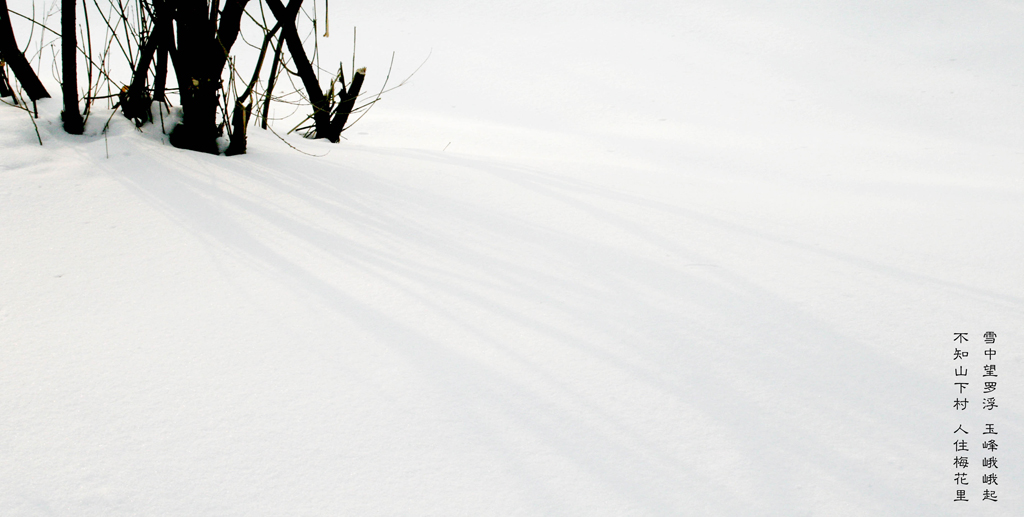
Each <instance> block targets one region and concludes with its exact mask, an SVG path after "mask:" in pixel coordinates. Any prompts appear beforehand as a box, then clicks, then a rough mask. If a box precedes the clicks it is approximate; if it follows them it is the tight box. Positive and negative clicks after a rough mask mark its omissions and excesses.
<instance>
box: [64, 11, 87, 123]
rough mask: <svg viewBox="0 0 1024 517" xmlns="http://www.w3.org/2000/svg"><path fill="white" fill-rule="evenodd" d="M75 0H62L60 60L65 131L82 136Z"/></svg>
mask: <svg viewBox="0 0 1024 517" xmlns="http://www.w3.org/2000/svg"><path fill="white" fill-rule="evenodd" d="M75 29H76V27H75V0H61V4H60V32H61V38H60V58H61V82H62V84H61V85H60V87H61V90H63V93H64V112H63V113H61V119H62V120H63V121H64V131H67V132H68V133H70V134H72V135H80V134H82V131H83V130H84V129H85V128H84V125H85V124H84V122H82V113H81V112H80V111H79V110H78V42H77V41H76V39H77V38H76V36H75V33H76V32H77V31H76V30H75Z"/></svg>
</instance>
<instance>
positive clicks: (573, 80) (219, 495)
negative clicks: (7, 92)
mask: <svg viewBox="0 0 1024 517" xmlns="http://www.w3.org/2000/svg"><path fill="white" fill-rule="evenodd" d="M16 4H18V2H12V5H16ZM365 4H366V5H353V6H332V11H331V13H332V14H331V16H332V35H331V38H329V39H325V40H321V45H322V52H324V54H323V55H324V56H325V57H324V58H323V59H324V60H325V61H326V60H327V59H328V57H330V59H333V60H335V61H337V60H343V61H345V62H346V63H348V59H349V58H350V55H351V38H350V34H348V33H347V30H348V29H347V27H351V26H353V25H356V26H358V28H359V29H358V30H359V39H358V50H359V52H358V54H357V66H368V67H369V75H368V88H369V87H370V85H371V84H373V85H376V86H374V87H376V88H379V87H380V84H381V81H382V74H383V73H384V71H385V70H386V69H387V64H388V60H389V59H390V53H391V51H392V50H394V51H396V53H397V58H396V71H395V72H394V75H395V76H396V77H397V76H403V74H404V75H408V73H409V72H410V71H411V70H412V69H413V68H415V66H416V65H418V63H419V62H420V61H422V60H423V58H425V57H426V55H427V53H428V51H429V52H430V56H431V57H430V59H429V60H428V61H427V63H426V65H424V67H423V68H422V69H421V70H420V71H419V72H418V73H417V74H416V75H415V76H414V77H413V78H412V80H411V81H409V83H408V84H406V85H405V86H403V87H402V88H400V89H398V90H395V91H393V92H391V93H389V94H388V95H386V96H385V97H384V100H383V101H382V102H381V103H380V104H379V105H378V106H376V107H375V108H374V109H373V110H372V111H371V112H370V113H369V115H367V116H366V117H365V118H364V119H363V120H362V121H360V122H359V124H358V125H356V126H355V127H353V128H352V129H351V130H350V131H348V132H346V133H345V134H346V136H347V137H348V140H345V141H343V142H342V143H340V144H329V143H326V142H322V141H310V140H304V139H302V138H298V137H296V136H294V135H291V136H287V137H285V140H286V141H287V142H288V143H289V144H291V145H292V146H294V147H295V148H298V149H299V150H301V151H303V152H305V153H309V154H311V155H318V156H310V155H307V154H302V153H300V152H299V151H297V150H293V149H292V148H291V147H289V146H288V145H286V144H285V143H283V142H282V141H281V140H280V139H278V138H277V137H275V136H274V135H273V134H270V133H269V132H264V131H262V130H259V129H253V130H252V131H251V134H250V140H249V149H250V151H249V153H248V154H246V155H244V156H237V157H223V156H220V157H217V156H208V155H202V154H198V153H192V152H186V151H181V150H178V149H175V148H173V147H171V146H170V145H168V144H167V143H166V137H165V136H164V135H163V134H162V133H161V130H160V127H159V125H156V126H153V125H150V126H146V127H144V128H142V130H141V131H137V130H135V129H134V128H133V127H132V126H131V124H130V123H129V122H128V121H126V120H124V119H123V117H121V116H120V115H115V116H114V117H113V118H112V119H111V126H110V131H109V134H108V135H107V136H106V137H105V136H104V135H102V134H101V133H100V130H101V129H102V126H103V124H104V122H105V121H106V119H107V117H108V116H109V113H110V112H109V111H105V112H104V111H103V110H102V109H101V110H97V112H96V113H94V114H93V117H92V118H90V120H89V126H88V131H87V133H88V134H87V135H85V136H80V137H75V136H69V135H66V134H64V133H63V132H62V130H61V128H60V123H59V112H60V109H61V106H60V101H59V99H53V100H48V101H44V102H42V103H40V117H39V119H38V120H37V124H38V126H39V134H40V136H41V138H42V141H43V145H42V146H40V145H39V143H38V142H37V141H36V134H35V132H34V130H33V125H32V122H31V120H30V119H29V117H28V115H27V114H26V113H25V112H24V111H20V110H17V109H15V108H13V107H10V106H0V514H2V515H5V516H16V515H69V516H71V515H73V516H92V515H96V516H119V515H182V516H185V515H189V516H191V515H474V516H475V515H616V516H620V515H693V516H715V515H723V516H769V515H771V516H787V517H788V516H811V515H814V516H846V515H864V516H886V515H892V516H912V515H920V516H925V515H927V516H942V515H978V516H981V515H985V516H1019V515H1022V514H1024V502H1022V501H1024V484H1022V480H1024V454H1022V451H1024V435H1022V433H1021V431H1022V429H1024V412H1022V410H1024V388H1022V386H1024V371H1022V370H1024V368H1022V365H1024V354H1022V352H1021V345H1022V343H1024V318H1022V315H1024V267H1022V257H1024V238H1022V235H1024V234H1022V230H1024V141H1022V139H1024V123H1022V120H1024V87H1022V85H1024V4H1022V3H1021V2H1019V1H1012V0H989V1H986V0H982V1H978V2H970V3H967V2H944V1H928V2H924V1H912V0H902V1H896V2H888V1H887V2H881V1H867V2H861V1H858V2H853V1H823V2H813V3H805V2H757V1H745V2H739V1H731V0H725V1H697V2H686V3H685V5H679V4H681V3H679V2H647V3H644V4H643V5H641V6H636V5H633V4H631V3H626V2H621V3H613V2H604V3H600V2H599V3H596V4H595V3H589V2H588V3H583V2H574V1H567V0H554V1H553V2H533V1H527V2H518V3H515V4H512V3H508V4H502V5H480V4H477V3H472V2H442V3H437V4H434V3H422V2H419V3H409V2H407V1H401V2H370V3H365ZM807 4H812V5H807ZM333 45H336V48H335V47H333ZM332 49H334V50H332ZM331 52H334V54H331ZM331 56H332V57H331ZM347 69H348V65H346V70H347ZM374 74H376V75H374ZM41 75H43V76H44V78H46V79H47V80H48V81H49V82H48V83H47V84H48V85H50V91H51V93H52V94H54V95H55V96H56V95H57V94H58V92H59V90H57V87H56V85H55V83H54V81H53V80H52V78H50V77H48V71H47V72H46V73H43V74H41ZM371 79H372V80H375V81H377V82H376V83H372V81H371ZM286 125H287V124H284V123H281V124H279V125H278V126H275V127H277V131H278V133H282V134H283V133H284V132H285V131H287V129H288V128H286V127H284V126H286ZM289 127H290V126H289ZM988 330H993V331H995V332H996V333H997V334H998V340H997V343H996V344H995V345H994V347H995V349H997V351H998V355H997V356H996V357H995V358H993V359H992V361H991V362H994V363H996V364H997V365H998V368H999V373H1000V377H999V381H1000V382H999V385H998V389H997V391H996V393H995V395H996V396H997V400H998V401H999V407H998V408H997V409H995V410H993V411H985V410H983V409H981V397H982V394H981V389H980V384H981V381H982V379H981V377H980V369H981V366H982V365H983V364H987V363H988V362H989V361H988V359H986V358H985V356H984V355H983V354H982V351H983V350H984V349H985V348H986V346H987V345H984V343H983V342H982V339H981V334H982V333H983V332H985V331H988ZM954 332H969V333H970V334H969V339H970V342H969V343H967V344H964V345H956V344H954V343H953V341H952V335H953V333H954ZM958 346H960V347H962V348H964V349H966V350H969V351H970V353H971V355H970V356H969V358H968V359H967V360H965V361H963V362H962V364H966V365H967V366H968V368H969V369H971V378H970V380H971V381H972V385H971V386H970V387H969V389H968V391H967V395H968V398H969V399H970V400H971V402H970V406H969V407H968V409H967V410H966V411H957V410H954V408H953V400H954V398H956V397H957V388H956V387H955V386H954V385H953V382H954V381H955V380H956V379H955V378H954V375H953V369H954V367H955V366H957V365H958V364H960V363H957V362H954V360H953V351H954V348H956V347H958ZM985 423H994V424H995V425H996V427H997V429H998V431H999V433H1000V434H999V439H1000V449H999V451H996V453H995V455H997V456H998V458H999V462H1000V463H999V467H998V470H997V471H996V472H998V474H999V476H1000V481H999V485H998V486H988V485H983V484H982V483H981V480H980V476H981V475H982V474H984V473H987V472H989V470H987V469H984V468H982V467H981V465H980V461H981V458H982V456H983V454H982V451H981V449H980V443H981V442H980V438H981V432H982V430H983V425H984V424H985ZM958 425H963V426H964V427H965V428H966V429H967V430H968V431H969V432H971V434H970V436H969V440H970V441H971V446H972V450H971V453H970V459H971V462H972V463H971V466H970V467H969V468H968V469H966V471H967V472H969V474H970V485H968V486H966V487H964V488H967V489H968V491H967V495H968V496H969V498H970V499H971V501H970V502H969V503H954V502H953V498H954V495H955V490H956V489H957V488H958V487H957V485H956V484H955V483H954V473H955V472H957V471H958V470H957V469H956V468H954V466H953V463H952V460H953V457H954V455H955V454H954V447H953V441H954V440H955V439H957V436H959V435H954V434H953V431H954V429H956V428H957V426H958ZM986 488H993V489H995V490H996V492H997V494H998V502H994V503H993V502H991V501H982V500H981V499H982V490H983V489H986Z"/></svg>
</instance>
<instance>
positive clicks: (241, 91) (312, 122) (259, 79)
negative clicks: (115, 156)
mask: <svg viewBox="0 0 1024 517" xmlns="http://www.w3.org/2000/svg"><path fill="white" fill-rule="evenodd" d="M284 1H287V2H288V3H287V4H285V3H283V0H255V1H251V0H82V2H81V4H79V3H78V2H77V0H60V2H59V4H60V5H59V8H60V9H59V13H60V27H59V29H60V30H59V31H57V30H55V29H54V28H52V27H50V26H49V23H48V22H49V20H50V19H51V18H52V17H53V15H54V14H55V11H51V12H43V13H36V12H35V9H34V8H33V11H32V12H31V13H19V12H14V11H11V10H10V9H8V6H7V0H0V97H7V96H11V97H12V100H13V103H15V104H18V97H19V93H21V94H23V95H26V96H27V97H28V98H29V99H30V101H32V103H34V102H35V101H36V100H38V99H41V98H44V97H49V93H48V92H47V91H46V89H45V88H44V87H43V84H42V83H41V82H40V81H39V78H38V76H37V75H36V73H35V71H34V69H33V67H32V64H31V63H30V59H29V57H26V55H25V52H24V51H23V50H22V49H20V48H19V47H18V43H17V41H16V39H15V34H14V31H13V29H12V25H11V16H15V17H20V18H24V19H25V20H28V21H29V22H31V28H32V31H33V32H32V34H30V35H29V40H30V41H32V38H33V37H34V35H35V31H39V33H40V34H43V35H44V36H40V40H39V43H38V45H37V46H36V48H37V55H39V54H41V53H42V52H43V49H44V48H50V49H51V52H52V53H53V57H54V63H55V65H54V66H55V68H56V63H57V61H58V60H57V59H56V48H55V47H56V46H57V42H58V41H59V47H60V60H59V62H60V63H61V67H60V68H61V69H60V74H59V79H58V80H59V81H60V84H61V90H62V93H63V101H64V111H63V112H62V116H61V118H62V120H63V124H64V128H65V130H66V131H67V132H68V133H73V134H81V133H82V132H83V129H84V124H85V121H86V120H87V119H88V117H89V114H90V112H91V109H92V107H93V104H94V102H95V101H97V100H107V101H108V103H109V104H108V106H109V107H112V108H115V109H116V110H119V111H120V113H122V114H123V115H124V116H125V117H127V118H128V119H130V120H132V121H134V123H135V124H136V126H138V127H142V126H143V125H145V124H147V123H150V122H153V121H154V114H156V115H157V116H159V118H160V122H161V128H162V130H164V131H167V128H165V126H164V115H165V114H170V113H171V110H172V108H174V109H178V110H180V111H179V113H180V117H175V118H174V124H173V127H171V128H170V129H169V132H170V142H171V144H172V145H174V146H176V147H180V148H184V149H191V150H195V151H201V152H207V153H214V154H216V153H218V152H219V148H218V142H217V140H218V138H220V137H222V136H227V140H228V147H227V150H226V153H225V154H228V155H232V154H241V153H244V152H245V150H246V132H247V130H248V128H249V127H250V126H251V125H254V124H255V123H256V121H259V124H260V125H261V126H262V127H263V128H264V129H267V128H268V120H269V119H271V117H270V112H271V104H272V103H284V104H291V105H294V106H295V109H302V108H303V107H305V109H309V108H312V110H311V113H309V116H308V117H307V118H306V119H305V121H304V122H302V123H300V124H299V125H298V126H296V128H294V129H293V130H292V131H296V130H299V131H303V132H304V135H305V136H307V137H310V138H326V139H328V140H330V141H332V142H337V141H339V140H340V138H341V134H342V132H343V131H345V130H346V129H348V127H350V126H351V125H352V124H353V123H354V121H353V120H352V119H353V118H355V120H356V121H357V120H358V117H352V115H353V114H358V113H362V112H365V111H367V110H369V108H370V107H371V106H372V105H373V103H375V102H377V101H378V100H379V99H380V96H381V95H382V94H383V93H384V92H386V91H388V89H387V81H388V79H389V78H390V75H391V71H390V68H389V70H388V74H387V77H386V78H385V81H384V86H383V87H381V89H380V91H379V92H377V93H376V95H374V96H373V98H372V99H371V100H365V97H366V96H365V95H364V94H363V92H362V86H363V82H364V78H365V76H366V68H359V69H355V70H352V71H351V73H350V75H349V78H348V80H347V81H346V78H345V75H344V72H343V69H342V67H341V66H340V65H339V67H338V71H337V73H332V74H331V76H330V77H331V80H330V81H329V84H328V87H327V89H326V91H324V90H322V89H321V86H320V81H319V73H320V72H322V71H323V69H322V68H321V67H320V66H319V55H318V53H319V52H318V51H319V37H320V36H319V34H318V32H319V31H318V30H317V24H316V22H317V17H316V13H315V6H314V8H313V10H314V12H312V13H311V12H307V10H305V9H303V0H284ZM101 2H105V4H103V3H101ZM33 5H34V4H33ZM54 7H56V4H53V6H51V9H52V8H54ZM79 14H81V16H80V17H79V16H78V15H79ZM325 14H326V13H325ZM325 21H326V19H325ZM324 25H325V26H324V30H325V32H324V36H326V35H327V34H328V29H327V27H326V23H325V24H324ZM243 27H244V30H243ZM309 27H311V29H310V28H309ZM94 39H95V40H96V41H95V42H96V43H97V45H96V46H94ZM239 42H241V44H239ZM310 43H312V45H311V46H312V53H308V52H307V48H308V47H309V46H310ZM354 44H355V33H354V32H353V68H354V61H355V54H354ZM236 47H239V48H241V49H242V51H243V52H242V53H243V54H244V55H242V56H240V55H238V54H239V53H238V52H235V49H236ZM252 55H255V56H256V57H255V58H254V59H253V58H252ZM79 59H80V60H81V63H83V65H84V83H83V84H82V85H81V86H80V85H79V82H78V80H79V73H80V72H79V68H78V65H79ZM267 61H269V66H264V65H265V63H266V62H267ZM392 62H393V59H392ZM40 63H41V61H40ZM243 66H244V68H245V69H244V70H243V69H242V68H243ZM8 70H9V71H10V74H11V75H13V77H14V78H15V79H16V82H15V83H12V81H11V80H10V78H9V75H8ZM414 73H415V72H414ZM55 75H56V70H55ZM296 79H298V84H296V81H295V80H296ZM403 83H404V81H403ZM398 86H401V84H399V85H398ZM18 87H20V89H19V88H18ZM395 87H397V86H395ZM393 88H394V87H392V89H393ZM103 90H106V92H105V94H104V92H103ZM361 98H363V99H364V100H363V101H362V102H360V99H361ZM173 100H177V103H178V105H177V106H174V104H173V102H172V101H173ZM21 105H22V106H24V107H26V108H27V103H25V102H24V100H23V98H22V102H21ZM33 105H34V104H33ZM115 113H116V111H115ZM111 116H113V114H111ZM360 116H361V115H360ZM108 121H109V119H108Z"/></svg>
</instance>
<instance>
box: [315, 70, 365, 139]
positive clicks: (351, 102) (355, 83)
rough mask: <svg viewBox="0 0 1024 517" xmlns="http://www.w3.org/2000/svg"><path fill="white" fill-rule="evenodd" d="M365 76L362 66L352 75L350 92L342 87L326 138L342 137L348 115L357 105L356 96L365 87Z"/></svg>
mask: <svg viewBox="0 0 1024 517" xmlns="http://www.w3.org/2000/svg"><path fill="white" fill-rule="evenodd" d="M365 78H366V68H360V69H359V70H356V73H355V75H353V76H352V86H351V87H350V88H349V89H348V93H345V92H344V88H343V89H342V90H343V91H342V93H341V94H340V95H339V96H338V106H337V107H336V108H335V109H334V119H333V120H331V127H330V128H329V129H328V132H327V134H325V135H324V138H326V139H328V140H330V141H331V142H337V141H338V140H340V139H341V132H342V131H344V130H345V123H346V122H348V116H349V114H351V113H352V108H353V107H355V105H356V97H359V90H361V89H362V88H363V79H365Z"/></svg>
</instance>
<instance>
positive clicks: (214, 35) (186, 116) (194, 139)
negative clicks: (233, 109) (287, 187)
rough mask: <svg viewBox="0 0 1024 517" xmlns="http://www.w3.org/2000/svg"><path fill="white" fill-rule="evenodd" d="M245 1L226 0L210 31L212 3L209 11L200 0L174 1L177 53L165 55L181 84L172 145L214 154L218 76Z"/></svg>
mask: <svg viewBox="0 0 1024 517" xmlns="http://www.w3.org/2000/svg"><path fill="white" fill-rule="evenodd" d="M247 3H248V0H227V2H226V3H225V5H224V9H223V11H221V12H220V16H219V18H220V23H219V24H217V25H219V28H217V30H216V31H214V20H213V19H211V18H217V16H216V15H215V13H216V5H217V2H214V5H213V6H212V7H213V8H211V10H209V11H208V10H207V4H206V2H205V0H181V1H179V2H177V12H176V14H175V20H177V22H178V31H177V32H178V48H177V53H178V54H179V55H177V56H175V55H174V54H171V59H172V60H173V62H174V68H175V72H176V73H177V74H178V87H179V88H180V89H181V109H182V121H181V124H179V125H178V126H177V127H175V128H174V130H173V131H172V132H171V143H172V144H173V145H175V146H177V147H183V148H186V149H192V150H194V151H202V152H208V153H214V154H216V153H217V136H218V129H217V107H218V106H219V102H218V99H217V94H218V92H219V91H220V89H221V84H220V76H221V73H223V71H224V65H225V64H226V63H227V59H228V55H229V54H230V52H231V46H232V45H234V43H235V39H237V38H238V31H239V28H240V26H241V20H242V15H243V13H244V11H245V5H246V4H247ZM211 13H214V15H213V16H211Z"/></svg>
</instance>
